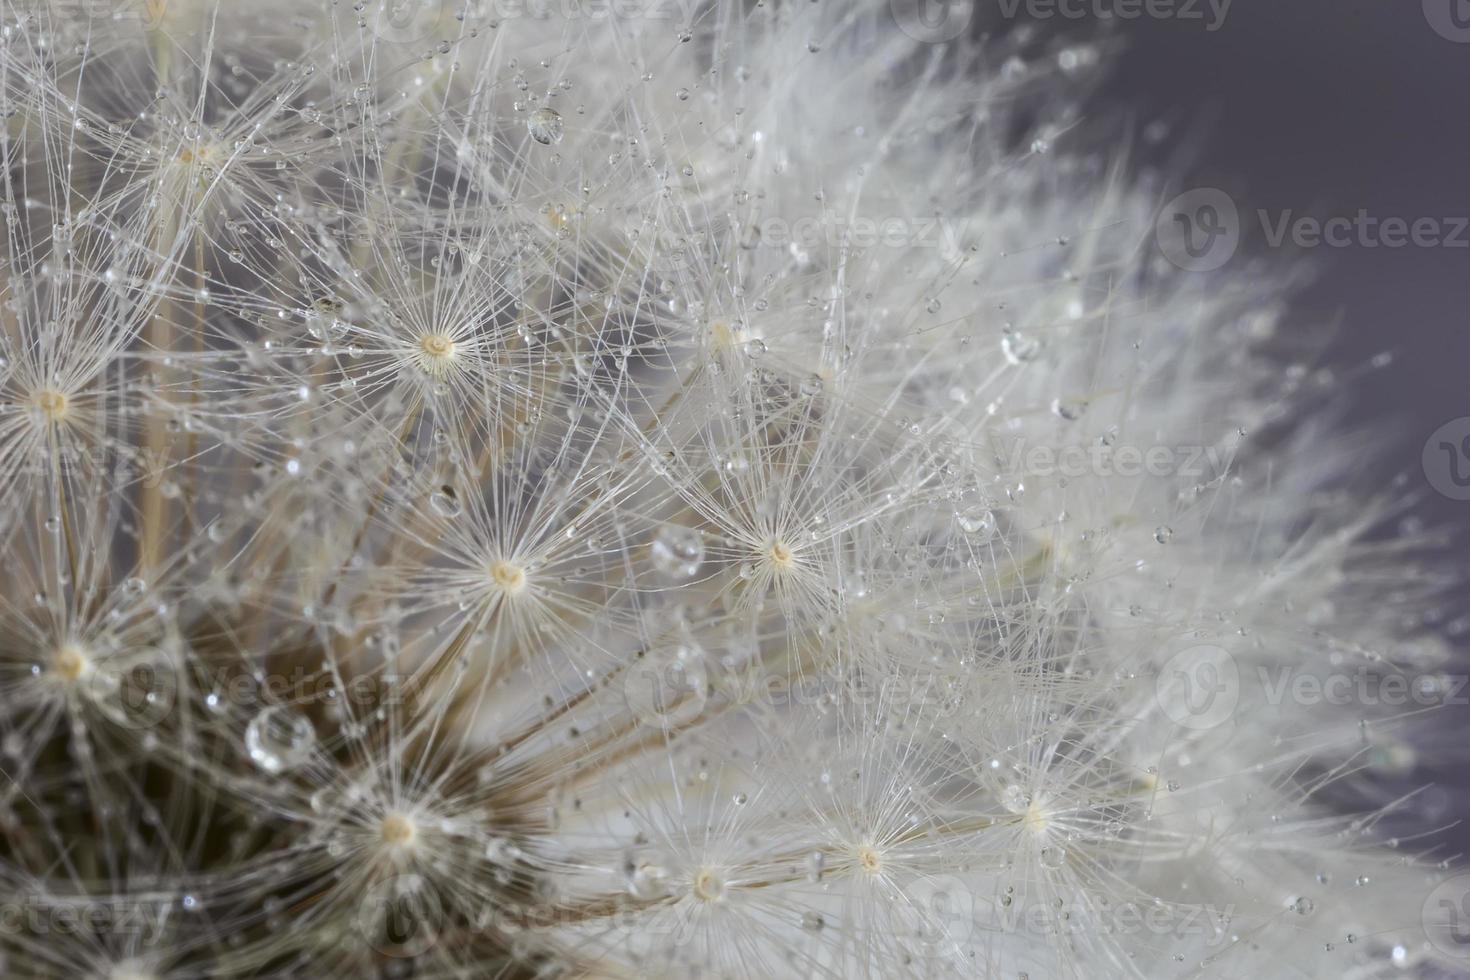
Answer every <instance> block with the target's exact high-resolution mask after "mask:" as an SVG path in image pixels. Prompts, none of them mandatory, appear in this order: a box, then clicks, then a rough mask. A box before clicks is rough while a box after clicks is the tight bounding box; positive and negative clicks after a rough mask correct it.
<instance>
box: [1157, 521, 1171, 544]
mask: <svg viewBox="0 0 1470 980" xmlns="http://www.w3.org/2000/svg"><path fill="white" fill-rule="evenodd" d="M1173 537H1174V529H1173V528H1172V527H1170V526H1169V525H1167V524H1160V525H1159V526H1158V527H1156V528H1154V540H1155V541H1157V542H1158V543H1159V544H1168V543H1169V541H1170V540H1171V539H1172V538H1173Z"/></svg>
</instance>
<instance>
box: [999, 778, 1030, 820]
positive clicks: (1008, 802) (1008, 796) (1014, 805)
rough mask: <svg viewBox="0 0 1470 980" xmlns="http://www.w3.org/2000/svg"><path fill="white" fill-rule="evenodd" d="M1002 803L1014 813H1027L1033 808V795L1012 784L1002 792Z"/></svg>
mask: <svg viewBox="0 0 1470 980" xmlns="http://www.w3.org/2000/svg"><path fill="white" fill-rule="evenodd" d="M1000 802H1001V805H1002V806H1004V807H1005V808H1006V809H1007V810H1009V811H1011V812H1012V813H1025V812H1026V811H1027V810H1029V809H1030V808H1031V794H1030V793H1028V792H1026V791H1025V790H1024V789H1022V788H1021V787H1020V786H1018V785H1016V784H1015V783H1011V784H1010V785H1008V786H1007V787H1006V788H1005V789H1004V790H1002V791H1001V794H1000Z"/></svg>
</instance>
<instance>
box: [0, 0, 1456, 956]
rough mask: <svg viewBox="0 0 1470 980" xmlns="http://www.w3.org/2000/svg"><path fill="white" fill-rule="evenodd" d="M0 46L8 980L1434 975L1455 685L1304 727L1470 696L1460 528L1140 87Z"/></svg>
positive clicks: (479, 59) (570, 58) (171, 16)
mask: <svg viewBox="0 0 1470 980" xmlns="http://www.w3.org/2000/svg"><path fill="white" fill-rule="evenodd" d="M543 7H544V8H545V15H544V16H531V15H530V14H531V13H534V12H535V11H537V10H541V9H542V8H543ZM609 10H611V11H612V12H611V13H609ZM620 11H621V13H619V12H620ZM629 11H634V12H639V11H641V14H640V15H638V16H629V15H628V12H629ZM3 14H4V27H3V36H0V41H3V46H0V82H3V107H4V125H5V129H4V144H3V148H4V154H5V174H4V182H5V184H4V192H5V193H4V203H3V210H4V220H5V242H4V265H3V275H4V290H5V302H4V311H3V316H0V399H3V404H0V494H3V511H0V537H3V542H4V544H3V554H4V562H3V567H0V583H3V588H0V697H3V702H0V703H3V710H0V748H3V752H4V759H3V766H0V768H3V772H4V775H5V780H4V782H3V784H0V786H3V788H0V800H3V804H4V806H3V810H0V816H3V831H4V834H3V838H0V839H3V844H0V875H3V882H4V886H3V888H0V891H3V892H5V893H9V894H13V895H14V896H15V898H14V900H13V902H12V903H11V905H9V906H6V910H7V918H6V920H5V922H4V923H3V928H0V956H3V958H4V959H3V962H4V971H3V972H4V973H5V975H6V976H13V977H58V978H60V977H65V978H67V980H73V978H77V977H99V978H111V980H124V978H129V980H138V978H149V980H162V978H194V977H204V976H210V977H244V976H283V977H284V976H311V977H339V976H340V977H363V976H369V975H377V974H381V975H384V976H393V977H425V978H427V977H501V976H505V977H511V976H569V977H577V976H581V977H589V978H590V977H689V976H712V977H714V976H718V977H813V976H820V977H831V978H838V977H875V978H877V977H881V978H892V977H941V976H996V977H1012V978H1015V977H1030V978H1034V980H1036V978H1042V977H1087V978H1094V977H1114V976H1137V977H1202V976H1210V977H1306V976H1312V977H1338V976H1354V977H1368V976H1379V975H1391V974H1401V973H1403V972H1405V971H1408V972H1410V973H1414V972H1416V971H1418V972H1423V971H1427V970H1433V969H1436V968H1437V966H1436V965H1435V961H1436V959H1437V958H1439V957H1440V956H1441V954H1439V953H1437V952H1436V947H1435V945H1434V944H1432V943H1430V942H1428V941H1426V929H1431V930H1432V929H1433V928H1434V922H1432V921H1424V920H1422V919H1421V908H1422V907H1423V905H1424V902H1425V900H1426V898H1427V897H1428V896H1429V893H1430V891H1431V889H1432V888H1433V886H1434V884H1435V882H1436V881H1438V880H1440V879H1441V878H1444V877H1446V869H1447V868H1448V864H1447V863H1444V864H1441V861H1442V858H1443V857H1444V855H1441V854H1440V853H1438V852H1437V851H1434V850H1433V849H1432V847H1431V845H1430V844H1429V843H1425V841H1427V840H1428V838H1421V839H1419V840H1416V839H1415V837H1414V835H1415V834H1420V833H1424V832H1427V831H1431V830H1433V829H1435V828H1434V827H1433V826H1432V823H1433V819H1432V818H1430V817H1426V815H1425V814H1423V813H1421V812H1419V811H1418V810H1417V809H1416V799H1415V798H1414V797H1412V796H1410V797H1407V798H1406V797H1401V796H1400V795H1398V792H1399V791H1397V790H1389V789H1385V787H1390V786H1413V785H1416V784H1415V783H1414V781H1413V778H1412V774H1413V767H1414V765H1415V762H1416V758H1417V756H1416V750H1415V748H1414V745H1416V744H1417V745H1420V746H1421V747H1422V746H1423V745H1427V744H1431V743H1429V742H1426V741H1424V737H1423V735H1421V734H1419V733H1418V731H1417V730H1416V729H1418V728H1422V727H1424V726H1422V725H1418V724H1417V719H1419V718H1423V717H1425V716H1426V710H1427V709H1426V705H1420V704H1414V703H1410V704H1409V705H1407V706H1405V707H1403V708H1397V709H1394V708H1385V707H1382V706H1378V705H1373V704H1368V703H1363V702H1362V701H1361V700H1360V701H1359V702H1354V703H1350V704H1347V705H1335V706H1334V705H1329V706H1325V707H1318V706H1313V705H1308V704H1298V703H1294V702H1293V701H1292V700H1291V699H1290V698H1287V699H1286V700H1281V699H1280V698H1276V699H1274V700H1273V698H1272V697H1271V692H1270V689H1269V688H1270V684H1271V683H1274V678H1276V677H1277V676H1278V673H1277V672H1279V670H1280V669H1281V668H1283V667H1290V668H1292V669H1294V670H1297V671H1299V672H1301V673H1305V674H1308V675H1312V676H1326V675H1329V674H1349V675H1358V673H1359V672H1362V675H1363V676H1378V675H1381V674H1384V673H1390V674H1395V673H1396V674H1408V675H1411V676H1415V677H1417V678H1419V680H1420V681H1421V682H1424V679H1425V678H1426V677H1428V678H1429V682H1433V681H1434V679H1435V678H1436V677H1437V676H1438V675H1437V674H1434V673H1433V672H1435V671H1440V670H1442V669H1443V666H1444V663H1445V661H1446V659H1447V652H1446V651H1445V650H1443V649H1441V648H1440V646H1438V645H1437V644H1436V642H1435V641H1434V640H1433V639H1432V638H1426V637H1424V636H1421V635H1417V634H1416V623H1417V622H1418V621H1419V620H1418V618H1417V617H1418V616H1419V615H1420V614H1421V613H1422V611H1423V610H1424V609H1425V608H1427V607H1428V606H1430V605H1431V604H1432V603H1434V602H1435V601H1437V591H1438V583H1437V581H1436V580H1435V579H1434V577H1433V576H1431V575H1429V574H1428V573H1426V572H1423V571H1422V570H1421V568H1420V566H1419V565H1417V564H1414V554H1413V552H1414V551H1415V550H1416V549H1420V548H1422V547H1423V545H1424V542H1423V541H1417V540H1410V541H1403V540H1399V541H1389V542H1388V543H1385V539H1384V537H1383V536H1382V535H1375V533H1374V532H1375V531H1376V530H1377V529H1378V528H1379V527H1380V525H1381V523H1382V522H1383V520H1384V519H1385V517H1386V516H1388V515H1389V510H1390V508H1389V507H1388V506H1387V505H1386V504H1384V503H1382V502H1378V501H1375V500H1373V499H1369V500H1367V501H1364V500H1361V499H1353V498H1350V497H1348V496H1346V495H1344V494H1342V493H1339V492H1338V489H1337V488H1340V487H1342V486H1345V485H1347V483H1348V482H1349V477H1350V476H1351V475H1352V471H1353V469H1354V468H1355V467H1356V466H1357V458H1358V455H1357V454H1358V450H1359V449H1360V448H1361V447H1360V446H1358V445H1356V444H1353V443H1349V442H1346V441H1344V440H1334V438H1333V437H1332V436H1331V435H1329V434H1324V432H1323V431H1322V427H1321V426H1318V425H1315V424H1314V423H1313V422H1312V421H1311V419H1310V418H1308V417H1307V412H1308V411H1310V410H1311V409H1313V407H1314V405H1315V403H1316V399H1315V396H1314V395H1313V393H1312V391H1313V388H1314V386H1320V385H1319V384H1318V383H1319V382H1321V381H1322V380H1323V379H1321V378H1314V377H1313V376H1311V375H1310V374H1308V373H1306V372H1305V371H1304V370H1302V369H1292V370H1285V369H1283V367H1282V366H1281V365H1282V364H1283V363H1285V362H1286V360H1287V358H1288V357H1289V356H1290V352H1289V351H1288V352H1286V353H1283V350H1282V348H1283V347H1285V346H1286V345H1285V342H1284V340H1283V337H1282V335H1283V334H1286V333H1289V331H1286V330H1285V329H1282V330H1278V329H1277V325H1278V322H1279V321H1280V319H1281V310H1280V307H1279V299H1278V294H1279V293H1280V291H1281V289H1282V288H1283V287H1284V286H1285V285H1287V283H1285V282H1284V281H1281V278H1280V277H1276V278H1275V279H1273V278H1272V277H1269V276H1265V275H1263V274H1261V273H1260V271H1259V270H1254V269H1250V268H1248V267H1246V266H1244V265H1240V266H1238V267H1237V268H1236V271H1235V272H1234V274H1233V275H1232V274H1230V273H1229V271H1228V270H1227V272H1225V273H1221V274H1219V275H1211V276H1207V275H1198V274H1190V273H1183V272H1180V271H1178V270H1176V269H1174V268H1173V267H1172V266H1170V265H1169V264H1168V263H1167V262H1165V261H1164V260H1163V258H1162V257H1161V256H1160V255H1159V254H1158V252H1157V251H1156V250H1155V249H1154V248H1153V246H1152V243H1151V241H1150V238H1149V235H1150V231H1151V228H1152V226H1153V219H1154V216H1155V213H1156V208H1157V204H1158V197H1159V194H1158V192H1157V190H1155V189H1153V187H1152V186H1151V183H1150V178H1147V177H1144V178H1134V177H1132V176H1129V173H1130V168H1129V167H1128V166H1127V165H1126V161H1123V160H1120V159H1115V158H1113V157H1109V156H1104V155H1099V154H1098V153H1096V152H1094V151H1092V150H1091V149H1090V148H1089V147H1088V146H1086V145H1084V144H1083V143H1082V140H1081V139H1080V138H1076V139H1074V138H1073V137H1072V136H1071V135H1070V132H1069V131H1070V130H1071V129H1072V127H1073V126H1074V124H1075V123H1076V121H1077V120H1076V119H1075V118H1074V110H1073V107H1074V105H1075V103H1076V101H1077V99H1078V97H1079V96H1080V95H1081V93H1083V92H1084V91H1085V90H1086V87H1087V86H1088V84H1089V81H1090V77H1091V75H1092V74H1093V72H1095V71H1096V68H1095V65H1094V63H1095V62H1096V61H1097V60H1098V54H1099V52H1098V50H1097V49H1094V48H1091V47H1073V48H1068V49H1066V50H1064V51H1062V52H1060V53H1059V52H1057V51H1053V50H1049V49H1047V48H1046V47H1044V46H1042V45H1039V44H1037V43H1036V42H1033V41H1029V40H1028V39H1026V38H1024V37H1019V38H1013V39H1012V40H1010V41H1007V42H1005V43H999V42H996V43H992V44H989V45H986V46H978V45H971V44H969V43H966V42H964V41H956V42H953V43H951V44H949V45H942V46H941V45H926V44H922V43H919V42H917V41H915V40H913V39H911V38H909V37H908V36H906V35H905V34H904V33H902V32H901V31H899V30H898V29H896V27H895V24H894V22H893V19H892V17H891V15H890V12H889V9H888V6H887V5H886V4H882V3H876V2H866V0H865V2H853V3H837V2H835V0H834V2H827V0H823V2H822V3H804V2H803V3H796V2H791V3H760V2H757V3H750V4H745V3H735V2H730V3H720V4H716V5H713V6H705V5H699V6H697V7H696V6H695V5H693V4H686V5H685V6H684V7H683V8H681V7H680V5H678V4H673V3H660V4H654V3H649V4H643V5H627V4H618V3H616V2H614V3H613V4H611V5H608V4H602V5H598V4H566V3H563V4H558V3H551V4H549V5H546V4H534V3H532V4H511V5H500V6H497V5H496V4H491V3H475V2H467V3H464V4H459V5H455V4H447V3H446V4H437V3H429V4H421V5H420V6H419V7H413V6H412V5H402V9H397V8H396V7H395V9H394V10H386V11H385V10H384V9H381V8H380V7H379V5H377V4H375V3H373V2H369V3H358V4H355V5H354V4H349V3H347V2H345V0H343V2H338V3H331V2H314V3H302V2H297V0H292V2H260V0H252V2H250V3H243V2H242V3H220V4H218V5H216V4H214V3H212V2H209V0H187V2H185V0H170V2H167V3H152V4H144V3H142V2H141V0H139V2H138V3H129V2H124V0H119V3H117V4H87V3H83V2H80V0H78V2H71V3H68V2H66V0H54V2H49V3H47V2H35V3H27V4H23V5H20V6H17V5H15V4H12V3H10V2H6V3H4V5H3ZM664 15H667V16H664ZM814 228H820V229H821V231H820V233H819V234H817V235H816V236H815V237H814V238H813V237H810V235H808V236H807V237H804V238H803V237H801V236H802V234H803V229H805V230H806V231H808V232H810V231H811V230H812V229H814ZM783 230H792V231H794V232H795V233H796V234H797V236H798V237H799V238H800V239H801V240H799V241H797V242H795V243H788V241H787V240H786V239H785V238H784V237H783ZM1038 448H1039V449H1040V450H1041V451H1042V453H1043V455H1042V457H1040V462H1041V465H1039V466H1038V465H1034V464H1030V463H1027V462H1026V460H1028V459H1032V460H1034V459H1037V457H1035V456H1031V455H1028V454H1031V453H1033V452H1034V451H1035V450H1037V449H1038ZM1150 449H1155V450H1160V451H1163V452H1164V453H1165V454H1166V455H1165V456H1164V457H1158V458H1165V459H1167V460H1168V462H1167V463H1165V464H1160V465H1155V466H1152V467H1151V468H1147V469H1144V470H1143V471H1142V472H1139V471H1138V470H1137V466H1136V464H1135V466H1134V469H1132V470H1130V469H1129V468H1128V464H1126V463H1125V464H1124V465H1123V466H1122V467H1120V466H1119V465H1118V462H1117V460H1118V458H1119V457H1118V455H1117V454H1118V453H1119V452H1120V451H1123V450H1129V451H1138V452H1141V453H1142V452H1147V451H1148V450H1150ZM1062 451H1065V452H1067V453H1071V454H1073V455H1071V456H1068V457H1065V458H1066V459H1071V460H1073V462H1074V464H1075V461H1076V460H1077V459H1079V458H1081V459H1085V460H1086V462H1085V464H1083V465H1082V466H1081V467H1080V469H1079V468H1078V467H1077V466H1076V465H1073V466H1072V467H1071V468H1069V469H1066V470H1065V471H1061V470H1058V469H1057V468H1056V467H1051V466H1047V465H1046V459H1048V458H1053V459H1054V458H1055V457H1047V456H1045V453H1047V452H1052V453H1056V452H1062ZM1017 461H1021V464H1020V465H1019V466H1018V465H1017ZM1201 646H1207V647H1210V648H1218V649H1219V650H1221V651H1224V656H1225V657H1226V658H1227V659H1228V663H1229V664H1231V665H1232V666H1233V669H1234V674H1233V675H1231V676H1233V678H1234V681H1233V686H1232V687H1230V688H1229V692H1228V693H1229V695H1230V697H1231V700H1232V704H1233V710H1228V709H1227V710H1226V711H1225V712H1223V713H1222V714H1220V716H1219V717H1218V718H1214V719H1213V721H1214V723H1212V724H1209V725H1201V724H1195V716H1194V715H1192V714H1191V713H1190V712H1189V710H1188V705H1187V704H1185V703H1184V702H1182V701H1181V700H1180V699H1182V698H1187V697H1189V696H1191V692H1190V691H1188V690H1182V689H1180V687H1179V686H1178V683H1177V682H1178V677H1177V672H1178V670H1179V669H1180V667H1181V664H1182V665H1183V666H1184V667H1185V668H1188V669H1193V668H1195V667H1197V666H1198V665H1199V664H1200V663H1201V661H1200V660H1199V659H1198V658H1199V657H1200V656H1201V655H1200V654H1198V653H1191V652H1190V651H1192V650H1197V649H1198V648H1200V647H1201ZM1180 656H1182V657H1183V658H1184V659H1183V660H1180V659H1179V657H1180ZM1222 662H1223V661H1222ZM1219 663H1220V662H1217V661H1210V664H1211V668H1212V669H1213V668H1214V667H1217V666H1219ZM1427 672H1428V673H1427ZM1186 673H1187V671H1186ZM1188 676H1193V675H1188ZM1216 676H1217V675H1215V674H1210V675H1209V677H1210V678H1215V677H1216ZM1187 679H1188V677H1186V680H1187ZM1427 702H1428V703H1427V707H1432V706H1433V702H1434V698H1433V697H1431V698H1428V699H1427ZM1181 709H1183V710H1181ZM1431 720H1432V719H1431ZM1390 827H1395V828H1397V827H1405V828H1408V829H1407V830H1406V831H1402V833H1404V834H1405V835H1406V836H1404V839H1403V840H1401V841H1397V840H1396V841H1392V842H1390V841H1389V840H1388V838H1389V837H1390V836H1391V835H1392V834H1393V833H1401V831H1398V830H1389V829H1387V828H1390ZM68 908H71V909H77V908H80V909H83V910H90V911H91V912H93V913H96V914H95V915H94V916H93V924H92V925H90V926H87V927H85V928H67V927H65V926H59V925H58V921H59V919H58V917H62V918H64V917H65V916H64V914H63V913H65V911H66V909H68ZM17 910H18V914H17ZM97 910H101V912H100V913H98V911H97Z"/></svg>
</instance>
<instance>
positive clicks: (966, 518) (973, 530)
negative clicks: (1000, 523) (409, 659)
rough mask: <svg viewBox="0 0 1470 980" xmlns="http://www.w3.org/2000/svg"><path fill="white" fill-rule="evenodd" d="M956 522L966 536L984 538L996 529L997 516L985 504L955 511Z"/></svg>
mask: <svg viewBox="0 0 1470 980" xmlns="http://www.w3.org/2000/svg"><path fill="white" fill-rule="evenodd" d="M954 520H955V523H956V524H958V525H959V526H960V530H961V531H964V532H965V533H966V534H971V535H976V536H981V537H983V536H986V535H988V534H990V532H991V531H993V530H994V529H995V515H994V514H993V513H991V512H990V509H989V508H987V507H986V506H985V505H983V504H975V505H974V506H971V507H965V508H963V509H962V510H957V511H955V515H954Z"/></svg>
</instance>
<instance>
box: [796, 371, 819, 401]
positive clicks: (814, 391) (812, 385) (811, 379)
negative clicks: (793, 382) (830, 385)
mask: <svg viewBox="0 0 1470 980" xmlns="http://www.w3.org/2000/svg"><path fill="white" fill-rule="evenodd" d="M823 385H824V382H823V381H822V376H821V375H820V374H809V375H807V376H806V378H804V379H803V380H802V382H801V393H802V394H803V395H805V396H806V397H808V398H815V397H816V396H817V395H820V394H821V393H822V387H823Z"/></svg>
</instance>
